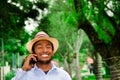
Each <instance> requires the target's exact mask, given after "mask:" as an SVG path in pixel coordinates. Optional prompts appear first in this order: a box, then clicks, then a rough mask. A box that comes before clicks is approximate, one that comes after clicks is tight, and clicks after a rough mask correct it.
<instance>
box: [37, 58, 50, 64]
mask: <svg viewBox="0 0 120 80" xmlns="http://www.w3.org/2000/svg"><path fill="white" fill-rule="evenodd" d="M50 62H51V59H49V60H44V61H43V60H38V63H40V64H49V63H50Z"/></svg>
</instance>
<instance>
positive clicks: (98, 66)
mask: <svg viewBox="0 0 120 80" xmlns="http://www.w3.org/2000/svg"><path fill="white" fill-rule="evenodd" d="M95 58H96V60H95V65H94V68H95V69H96V70H95V71H96V72H95V75H96V80H102V71H101V69H102V59H101V56H100V55H99V53H95Z"/></svg>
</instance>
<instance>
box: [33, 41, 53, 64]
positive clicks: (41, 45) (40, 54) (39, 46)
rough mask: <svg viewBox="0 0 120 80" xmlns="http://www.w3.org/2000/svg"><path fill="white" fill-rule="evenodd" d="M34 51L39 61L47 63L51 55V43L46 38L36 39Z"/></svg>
mask: <svg viewBox="0 0 120 80" xmlns="http://www.w3.org/2000/svg"><path fill="white" fill-rule="evenodd" d="M34 52H35V54H36V55H37V59H38V62H39V63H44V64H47V63H49V62H50V61H51V58H52V56H53V49H52V43H51V42H49V41H47V40H41V41H38V42H37V43H36V44H35V46H34Z"/></svg>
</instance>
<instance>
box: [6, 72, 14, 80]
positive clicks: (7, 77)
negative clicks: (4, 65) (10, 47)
mask: <svg viewBox="0 0 120 80" xmlns="http://www.w3.org/2000/svg"><path fill="white" fill-rule="evenodd" d="M13 77H14V73H13V72H12V71H11V72H9V73H8V74H6V75H5V80H11V79H12V78H13Z"/></svg>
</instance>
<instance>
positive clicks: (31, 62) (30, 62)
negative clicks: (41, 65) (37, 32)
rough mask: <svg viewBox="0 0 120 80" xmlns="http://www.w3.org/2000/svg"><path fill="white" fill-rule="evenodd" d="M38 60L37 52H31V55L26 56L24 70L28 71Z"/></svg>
mask: <svg viewBox="0 0 120 80" xmlns="http://www.w3.org/2000/svg"><path fill="white" fill-rule="evenodd" d="M36 62H37V55H36V54H30V55H29V56H27V57H26V59H25V61H24V64H23V66H22V69H23V70H24V71H28V70H30V69H31V68H33V67H34V64H35V63H36Z"/></svg>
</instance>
